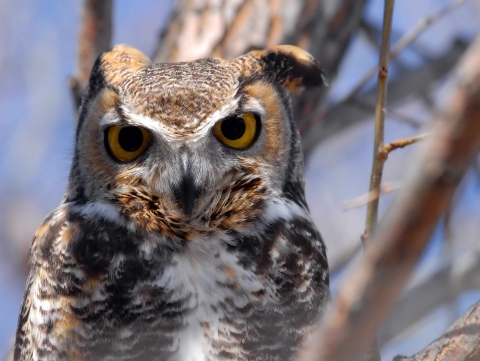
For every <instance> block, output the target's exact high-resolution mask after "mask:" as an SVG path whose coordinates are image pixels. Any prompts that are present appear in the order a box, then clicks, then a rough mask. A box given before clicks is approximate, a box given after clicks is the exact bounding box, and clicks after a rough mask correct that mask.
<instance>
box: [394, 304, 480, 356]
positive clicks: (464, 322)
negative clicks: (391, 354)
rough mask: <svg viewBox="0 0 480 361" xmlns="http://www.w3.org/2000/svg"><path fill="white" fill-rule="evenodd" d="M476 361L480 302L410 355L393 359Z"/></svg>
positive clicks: (478, 349)
mask: <svg viewBox="0 0 480 361" xmlns="http://www.w3.org/2000/svg"><path fill="white" fill-rule="evenodd" d="M430 360H435V361H450V360H455V361H461V360H464V361H478V360H480V302H478V303H477V304H475V305H473V306H472V307H470V309H469V310H468V311H467V312H466V313H465V314H464V315H463V316H462V317H461V318H460V319H458V320H457V321H456V322H455V323H454V324H453V325H452V326H451V327H450V328H449V329H447V331H445V333H444V334H443V335H442V336H440V337H439V338H438V339H437V340H435V341H434V342H432V343H431V344H430V345H428V347H426V348H425V349H423V350H422V351H420V352H419V353H417V354H415V355H413V356H412V357H405V356H396V357H395V358H394V359H393V361H430Z"/></svg>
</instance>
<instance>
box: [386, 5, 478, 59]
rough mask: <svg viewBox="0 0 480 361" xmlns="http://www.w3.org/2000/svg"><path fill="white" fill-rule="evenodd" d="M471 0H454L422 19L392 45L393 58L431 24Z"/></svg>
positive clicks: (391, 54) (391, 55)
mask: <svg viewBox="0 0 480 361" xmlns="http://www.w3.org/2000/svg"><path fill="white" fill-rule="evenodd" d="M468 1H470V0H456V1H453V2H452V3H451V4H450V5H449V6H447V7H446V8H444V9H442V10H440V11H439V12H438V13H436V14H433V15H431V16H428V17H426V18H423V19H422V20H420V21H419V22H418V23H417V25H416V26H415V27H414V28H413V29H411V30H410V31H409V32H408V33H406V34H405V35H404V36H402V38H401V39H400V40H399V41H397V43H396V44H395V45H394V46H393V47H392V52H391V53H390V57H391V58H396V57H397V56H398V55H399V54H400V53H401V52H402V51H403V50H404V49H405V48H406V47H407V46H409V45H410V44H411V43H413V42H414V41H415V39H417V38H418V37H419V36H420V35H421V34H422V33H423V32H424V31H425V30H426V29H427V28H428V27H429V26H431V25H433V24H435V23H436V22H437V21H439V20H441V19H443V18H444V17H445V16H447V15H448V14H450V13H451V12H452V11H454V10H456V9H457V8H459V7H460V6H461V5H463V4H465V3H466V2H468Z"/></svg>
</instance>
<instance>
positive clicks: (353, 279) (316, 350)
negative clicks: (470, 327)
mask: <svg viewBox="0 0 480 361" xmlns="http://www.w3.org/2000/svg"><path fill="white" fill-rule="evenodd" d="M455 74H456V76H455V77H453V79H452V81H453V82H454V83H453V84H451V87H450V89H451V93H450V97H449V98H450V100H449V101H448V102H447V103H446V104H445V105H444V107H443V109H442V110H440V109H439V111H438V112H437V113H438V114H439V115H438V117H437V119H435V120H434V121H433V122H432V132H431V133H432V135H431V137H429V138H428V139H427V141H426V145H425V147H424V148H423V149H422V152H421V153H420V154H419V156H418V161H417V162H415V163H414V164H413V165H414V168H413V169H411V173H410V176H409V177H406V184H405V185H404V186H403V187H402V189H401V190H400V192H399V195H398V196H397V197H396V199H395V201H394V202H393V204H392V205H391V206H390V208H389V210H388V211H387V214H386V216H385V217H383V220H382V222H381V223H380V224H379V226H378V227H377V229H376V230H375V234H374V235H373V237H372V239H371V240H370V241H369V242H368V245H367V248H366V251H365V257H363V260H362V261H361V264H360V265H359V267H357V269H355V270H354V271H353V272H351V273H350V275H349V276H348V278H347V279H346V280H345V282H344V284H343V285H342V287H341V288H340V290H339V293H338V297H337V299H336V301H335V302H334V303H333V304H332V307H331V309H330V310H329V312H328V313H327V314H326V315H325V317H324V319H323V321H322V325H321V326H320V327H319V329H318V332H317V333H316V334H315V335H314V336H312V341H311V343H309V345H308V347H307V348H306V349H305V350H302V353H301V355H300V358H299V359H298V360H301V361H306V360H308V361H317V360H322V361H327V360H328V361H347V360H356V359H357V356H358V355H359V353H360V352H361V351H362V350H363V349H364V347H365V346H366V345H367V344H368V343H369V342H371V340H372V339H373V338H374V335H375V333H376V332H377V330H378V327H379V326H380V324H381V323H382V321H383V319H384V318H385V316H386V315H387V314H388V312H389V310H390V309H391V307H392V306H393V304H394V303H395V301H396V299H397V297H398V296H399V294H400V293H401V291H402V288H403V286H404V285H405V283H406V282H407V280H408V279H409V276H410V274H411V272H412V270H413V269H414V267H415V265H416V263H417V262H418V260H419V258H420V256H421V255H422V253H423V251H424V249H425V247H426V245H427V244H428V241H429V239H430V237H431V234H432V233H433V231H434V229H435V227H436V225H437V222H438V220H439V218H440V216H441V215H442V214H443V212H444V211H445V209H446V207H447V206H448V204H449V202H450V200H451V198H452V196H453V194H454V192H455V189H456V187H457V186H458V184H459V182H460V181H461V179H462V177H463V176H464V175H465V172H466V171H467V169H468V167H469V166H470V164H471V162H472V161H473V160H474V159H475V156H476V155H477V154H478V151H479V150H480V122H479V121H478V119H479V117H480V36H479V37H478V38H477V39H476V40H475V42H474V43H473V44H472V46H471V47H470V50H469V51H468V53H467V54H466V55H465V57H464V59H463V60H462V61H461V62H460V64H459V66H458V67H457V69H456V72H455ZM446 336H447V334H445V335H444V337H446ZM450 336H451V335H450ZM452 346H453V347H454V348H456V349H457V350H461V349H462V346H463V345H462V344H461V343H457V344H455V345H452ZM471 346H472V348H471V349H470V350H473V349H474V348H475V347H476V349H477V350H478V346H479V341H478V337H477V339H476V340H475V342H474V343H472V344H471ZM453 355H454V354H453V353H450V352H446V353H445V354H444V355H442V356H441V357H438V358H436V360H439V361H440V360H442V361H443V360H445V361H446V360H459V361H466V360H470V361H471V360H474V359H475V358H467V357H460V358H457V357H452V356H453ZM470 355H472V354H470ZM477 356H478V354H477ZM433 358H434V357H433ZM433 358H429V359H433ZM477 359H478V358H477Z"/></svg>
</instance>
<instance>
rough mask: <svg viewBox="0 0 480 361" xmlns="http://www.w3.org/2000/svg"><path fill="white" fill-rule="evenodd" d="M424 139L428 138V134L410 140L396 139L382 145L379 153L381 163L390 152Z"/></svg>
mask: <svg viewBox="0 0 480 361" xmlns="http://www.w3.org/2000/svg"><path fill="white" fill-rule="evenodd" d="M426 137H428V134H419V135H415V136H413V137H410V138H404V139H398V140H396V141H394V142H391V143H389V144H387V145H384V146H383V147H382V149H381V150H380V152H379V155H380V158H381V160H382V161H383V162H385V161H386V160H387V158H388V155H389V154H390V152H393V151H394V150H395V149H398V148H404V147H406V146H407V145H410V144H413V143H417V142H419V141H420V140H422V139H425V138H426Z"/></svg>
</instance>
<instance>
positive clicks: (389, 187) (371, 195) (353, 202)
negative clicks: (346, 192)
mask: <svg viewBox="0 0 480 361" xmlns="http://www.w3.org/2000/svg"><path fill="white" fill-rule="evenodd" d="M399 189H400V185H399V184H396V183H390V182H389V183H382V184H381V185H380V189H379V190H378V191H371V192H368V193H367V194H364V195H361V196H360V197H357V198H354V199H350V200H348V201H345V202H343V209H345V210H348V209H352V208H358V207H362V206H365V205H366V204H368V203H370V202H371V201H373V200H375V199H378V198H379V197H380V195H382V194H387V193H391V192H395V191H397V190H399Z"/></svg>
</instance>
